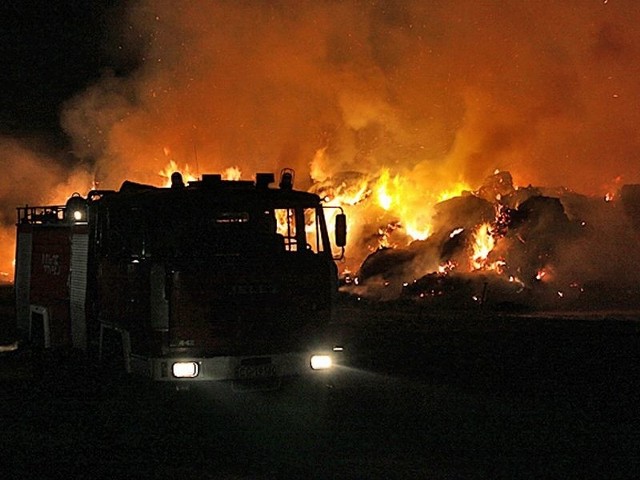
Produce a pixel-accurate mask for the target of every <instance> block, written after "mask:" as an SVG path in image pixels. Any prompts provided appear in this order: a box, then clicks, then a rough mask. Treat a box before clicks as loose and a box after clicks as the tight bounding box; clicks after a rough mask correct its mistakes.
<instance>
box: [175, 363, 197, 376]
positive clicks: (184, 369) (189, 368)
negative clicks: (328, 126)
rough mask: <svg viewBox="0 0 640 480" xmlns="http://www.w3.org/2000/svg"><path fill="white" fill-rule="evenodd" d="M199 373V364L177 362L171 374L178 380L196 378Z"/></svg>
mask: <svg viewBox="0 0 640 480" xmlns="http://www.w3.org/2000/svg"><path fill="white" fill-rule="evenodd" d="M199 371H200V368H199V366H198V363H197V362H176V363H174V364H173V365H172V366H171V373H173V376H174V377H176V378H194V377H197V376H198V373H199Z"/></svg>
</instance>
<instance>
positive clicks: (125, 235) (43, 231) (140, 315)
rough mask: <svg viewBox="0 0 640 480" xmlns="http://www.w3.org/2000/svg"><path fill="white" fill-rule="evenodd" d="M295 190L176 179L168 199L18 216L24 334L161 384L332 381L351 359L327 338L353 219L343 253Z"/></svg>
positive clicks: (119, 198)
mask: <svg viewBox="0 0 640 480" xmlns="http://www.w3.org/2000/svg"><path fill="white" fill-rule="evenodd" d="M293 178H294V172H293V171H292V170H290V169H285V170H283V171H282V174H281V180H280V184H279V188H273V187H272V186H271V185H272V184H273V183H274V182H275V176H274V174H272V173H267V174H257V175H256V179H255V181H227V180H223V179H222V178H221V176H220V175H203V176H202V178H201V179H200V180H198V181H194V182H189V183H188V184H186V185H185V183H184V182H183V180H182V177H181V175H180V174H179V173H175V174H174V175H173V176H172V184H171V186H170V187H167V188H158V187H153V186H149V185H142V184H137V183H133V182H129V181H126V182H124V183H123V184H122V186H121V188H120V190H118V191H99V190H96V191H92V192H90V193H89V194H88V195H87V198H83V197H81V196H80V195H78V194H74V195H73V196H72V197H71V198H69V200H68V201H67V203H66V205H63V206H41V207H32V206H25V207H19V208H18V209H17V210H18V219H17V247H16V250H17V252H16V272H15V273H16V275H15V292H16V309H17V318H18V328H19V330H21V331H22V332H24V333H25V335H28V337H29V338H30V339H31V340H32V342H39V343H40V344H41V345H42V346H43V347H45V348H56V347H63V348H74V349H80V350H82V351H85V352H87V353H89V354H90V355H94V356H95V357H96V358H97V359H99V360H101V361H103V362H104V361H106V360H107V358H110V360H111V361H114V360H115V361H116V363H118V364H120V366H121V367H122V368H123V369H124V370H125V371H127V372H133V373H139V374H142V375H145V376H147V377H149V378H152V379H154V380H158V381H173V382H180V383H183V384H190V382H200V381H212V380H218V381H229V382H231V383H232V384H233V385H234V386H237V387H247V388H277V387H278V385H280V383H281V382H282V381H283V380H285V379H287V378H294V377H299V376H304V375H315V376H318V375H323V374H324V373H323V372H326V371H327V370H330V369H331V368H332V364H334V363H335V355H336V352H338V351H340V349H341V348H340V346H339V344H338V343H337V342H336V340H335V339H333V338H331V335H330V334H328V333H327V332H328V330H327V328H326V327H327V325H328V324H329V322H330V321H331V314H332V308H331V307H332V301H333V300H334V297H335V294H336V292H337V277H338V275H337V267H336V264H335V260H336V259H338V258H340V256H341V255H342V254H343V253H344V245H345V241H346V223H345V216H344V214H343V212H342V211H341V210H339V211H338V212H332V216H333V217H335V231H334V234H335V243H336V248H339V249H340V250H339V251H333V250H332V247H331V244H330V240H329V237H330V235H329V230H328V228H327V223H326V220H325V210H326V209H327V208H330V207H327V206H323V205H322V203H321V199H320V198H319V197H318V196H317V195H315V194H312V193H308V192H304V191H297V190H294V189H293ZM336 213H337V214H336Z"/></svg>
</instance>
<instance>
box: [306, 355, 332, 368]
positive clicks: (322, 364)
mask: <svg viewBox="0 0 640 480" xmlns="http://www.w3.org/2000/svg"><path fill="white" fill-rule="evenodd" d="M310 364H311V368H312V369H313V370H326V369H328V368H331V366H332V365H333V360H332V358H331V355H324V354H322V355H311V361H310Z"/></svg>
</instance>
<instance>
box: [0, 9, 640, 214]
mask: <svg viewBox="0 0 640 480" xmlns="http://www.w3.org/2000/svg"><path fill="white" fill-rule="evenodd" d="M19 3H21V2H9V3H8V4H6V5H5V6H3V7H2V8H3V15H2V16H3V17H4V20H2V22H3V23H5V22H6V25H7V28H4V27H3V29H2V31H3V32H4V34H3V38H2V40H3V42H2V43H3V46H2V47H1V49H0V52H1V53H2V55H3V56H4V57H5V60H6V61H5V62H4V63H5V65H8V71H5V72H4V73H2V74H0V75H2V88H3V92H2V94H1V95H2V98H3V103H2V105H3V113H2V115H1V116H0V134H2V135H1V136H0V152H2V156H1V158H0V162H2V163H1V165H2V167H3V170H4V171H5V174H4V175H3V176H2V179H0V186H1V188H2V193H1V194H0V203H1V204H2V207H3V208H2V212H3V217H2V218H3V220H4V222H5V223H6V224H10V223H12V222H13V215H14V213H13V212H14V210H13V209H14V207H15V206H16V205H18V204H25V203H30V204H36V203H38V202H45V201H52V200H51V197H52V196H55V198H56V200H55V201H61V200H60V197H59V196H58V195H61V194H62V193H61V192H63V191H64V192H66V191H67V190H68V194H70V193H73V191H76V190H78V191H82V190H83V189H84V190H85V191H86V190H88V189H89V188H91V182H92V181H93V180H95V181H97V182H99V185H100V187H102V188H117V187H118V186H119V184H120V183H121V182H122V181H123V180H124V179H131V180H136V181H142V182H152V183H158V181H159V177H158V172H159V171H160V170H162V169H164V168H165V167H166V165H167V163H168V162H169V161H170V160H174V161H175V162H176V163H177V165H179V166H180V167H184V166H185V165H187V164H188V165H189V166H190V168H191V170H192V171H194V172H196V173H198V174H201V173H207V172H216V171H221V170H223V169H225V168H227V167H231V166H237V167H239V168H240V169H241V170H242V172H243V176H244V177H245V178H250V177H251V175H252V174H253V173H255V172H256V171H279V170H280V169H281V168H283V167H294V168H295V169H296V172H297V179H298V181H299V182H301V183H302V184H299V185H298V186H300V187H307V186H309V184H310V183H311V180H312V179H313V180H315V181H322V180H325V179H326V178H327V177H331V176H334V175H337V174H339V173H341V172H345V171H358V172H363V173H371V174H375V173H377V172H379V171H380V169H381V168H388V169H390V170H391V172H392V173H394V174H401V175H405V176H411V177H412V179H413V182H414V184H415V185H420V186H421V187H422V188H423V189H425V190H429V189H436V188H437V189H444V188H446V185H447V184H448V183H452V182H457V181H464V182H465V183H467V184H469V185H471V186H478V185H480V184H481V182H482V180H483V179H484V178H485V177H486V176H487V175H489V174H491V173H492V172H493V171H494V170H496V169H502V170H509V171H510V172H511V173H512V174H513V177H514V181H515V183H516V184H517V185H528V184H534V185H549V186H557V185H562V186H566V187H568V188H571V189H574V190H576V191H579V192H583V193H593V194H601V193H604V192H605V191H607V190H609V189H611V188H612V186H617V185H619V184H622V183H640V168H638V165H639V161H638V156H639V152H640V135H639V134H638V130H637V129H638V125H640V81H638V79H639V78H640V62H638V58H640V4H638V2H637V1H636V0H564V1H562V0H535V1H531V2H513V1H511V0H493V1H490V0H486V1H478V0H446V1H441V0H429V1H424V0H415V1H405V0H396V1H394V0H386V1H374V0H369V1H344V2H337V1H333V0H331V1H330V0H313V1H263V0H245V1H238V0H229V1H214V0H203V1H196V0H193V1H188V2H187V1H185V2H176V1H170V0H166V1H152V0H148V1H139V2H124V3H123V2H118V1H115V0H112V1H108V0H103V1H101V2H89V3H86V5H87V6H85V7H82V6H78V5H79V4H82V3H83V2H79V3H78V2H43V6H42V7H41V8H38V7H24V6H20V5H18V4H19ZM26 3H31V2H26ZM45 3H46V5H47V6H46V7H45V5H44V4H45ZM50 3H55V4H56V6H51V5H50ZM65 3H66V5H65ZM72 5H75V6H73V7H72ZM34 22H35V23H34ZM45 25H46V26H47V28H46V29H44V30H43V27H44V26H45ZM9 27H11V28H9ZM25 45H26V46H25ZM25 56H26V57H27V59H25ZM12 65H13V67H12ZM5 68H7V67H5ZM36 127H37V128H36ZM48 128H50V129H51V130H53V131H54V133H53V134H51V133H46V131H47V129H48ZM52 139H53V140H52ZM312 177H313V178H312ZM35 184H38V188H34V185H35ZM23 186H24V188H23ZM49 192H55V193H52V194H51V195H49ZM81 193H82V192H81ZM84 193H86V192H84ZM65 194H66V193H65ZM62 198H64V196H62Z"/></svg>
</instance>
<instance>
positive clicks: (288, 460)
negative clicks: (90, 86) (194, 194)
mask: <svg viewBox="0 0 640 480" xmlns="http://www.w3.org/2000/svg"><path fill="white" fill-rule="evenodd" d="M5 313H6V311H5ZM342 318H343V319H344V322H343V323H342V325H341V328H343V329H344V330H345V332H346V333H348V335H349V338H350V339H351V341H350V342H347V344H346V346H347V351H348V352H351V362H352V365H353V368H350V369H348V370H346V371H347V372H349V373H350V376H351V380H353V381H354V383H353V384H351V387H349V388H339V389H334V390H333V391H332V394H331V395H330V396H329V397H328V400H327V402H326V404H325V403H324V402H323V400H322V399H321V398H319V396H318V395H317V392H315V391H312V390H309V389H305V388H289V389H287V390H286V391H284V392H281V393H278V394H268V393H263V394H232V393H230V392H228V391H223V390H220V389H216V390H213V389H212V390H204V391H195V392H188V393H186V394H184V395H183V394H180V395H177V394H176V393H175V392H172V393H167V392H162V391H159V390H157V389H156V388H155V387H153V386H152V385H149V384H148V383H146V382H144V381H136V380H132V379H128V380H127V379H121V378H120V379H118V378H114V377H109V378H107V379H105V378H104V377H102V376H100V375H98V374H97V373H96V372H95V370H94V369H93V368H91V367H90V365H88V364H87V363H83V362H78V361H76V360H75V359H70V358H67V359H53V360H47V361H44V362H41V363H40V362H38V361H37V357H35V356H34V355H33V354H32V353H31V352H29V351H28V350H25V349H20V350H18V351H17V352H13V353H3V354H0V395H1V397H0V398H2V400H1V403H0V425H1V426H2V431H1V436H0V439H1V440H0V477H2V478H7V479H10V478H21V477H26V478H107V477H108V478H160V479H162V478H171V479H173V478H181V479H182V478H184V479H191V478H198V479H201V478H226V479H240V478H243V479H244V478H259V479H267V478H319V479H324V478H344V479H350V478H425V479H453V478H478V479H489V478H509V479H520V478H563V479H564V478H599V479H602V478H606V479H613V478H629V479H630V478H638V473H639V472H640V421H639V416H640V413H639V405H640V403H639V401H640V367H639V366H638V360H639V357H640V355H639V352H640V350H639V348H640V322H638V319H639V318H640V315H635V314H632V313H624V314H621V313H616V314H613V313H610V314H606V315H605V314H590V315H586V314H574V315H566V314H565V315H563V316H558V315H541V314H540V315H536V316H529V317H523V316H518V317H515V316H503V315H497V314H490V313H479V312H475V313H473V314H469V313H462V312H459V313H455V314H454V313H451V312H450V313H447V314H438V315H434V316H430V315H425V314H424V313H422V314H419V313H417V312H414V311H413V309H412V308H410V307H399V306H393V307H392V306H389V305H388V306H376V307H375V308H373V309H372V308H369V307H358V308H353V307H349V308H346V307H345V308H343V309H342ZM6 323H8V324H9V325H10V324H11V322H10V321H6V320H5V324H6ZM5 327H6V326H5ZM5 331H7V329H6V328H5ZM39 365H40V366H39ZM182 393H184V392H182Z"/></svg>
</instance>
